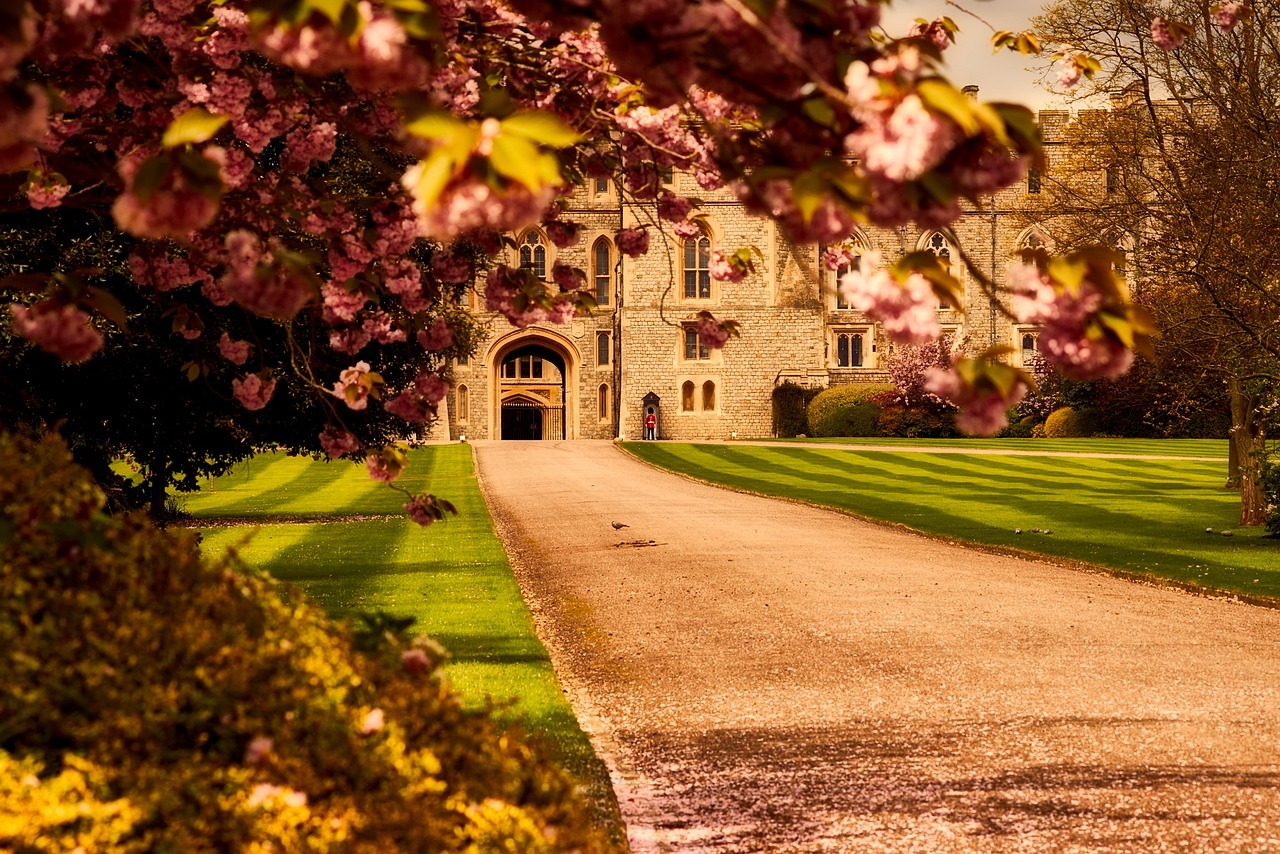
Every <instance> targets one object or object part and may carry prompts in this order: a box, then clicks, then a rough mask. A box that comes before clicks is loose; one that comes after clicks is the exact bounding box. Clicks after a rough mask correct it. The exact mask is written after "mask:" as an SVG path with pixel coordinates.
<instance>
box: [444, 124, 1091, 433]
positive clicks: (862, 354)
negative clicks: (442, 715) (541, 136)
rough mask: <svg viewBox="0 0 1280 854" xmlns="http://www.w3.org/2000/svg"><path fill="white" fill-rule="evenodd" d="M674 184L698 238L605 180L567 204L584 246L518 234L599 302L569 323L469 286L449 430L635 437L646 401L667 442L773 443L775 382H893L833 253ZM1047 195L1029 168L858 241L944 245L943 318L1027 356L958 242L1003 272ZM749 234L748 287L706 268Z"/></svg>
mask: <svg viewBox="0 0 1280 854" xmlns="http://www.w3.org/2000/svg"><path fill="white" fill-rule="evenodd" d="M1068 120H1069V116H1068V114H1067V113H1065V112H1061V113H1058V112H1054V113H1042V115H1041V125H1042V128H1043V129H1044V131H1045V136H1046V139H1047V140H1049V141H1048V142H1047V143H1046V149H1047V151H1048V153H1049V156H1050V161H1051V162H1052V159H1053V154H1054V147H1055V146H1056V145H1058V144H1059V143H1058V142H1056V141H1055V140H1060V139H1061V136H1062V134H1061V130H1062V129H1063V127H1064V126H1065V125H1066V123H1067V121H1068ZM665 180H666V182H667V187H668V189H671V190H672V191H674V192H676V193H678V194H682V195H687V196H690V197H697V198H699V199H700V200H701V202H702V208H701V212H702V213H704V214H705V217H706V222H707V226H706V230H705V233H704V234H703V235H702V236H700V237H699V238H696V239H694V240H689V241H686V240H683V239H681V238H679V237H677V236H676V235H674V234H672V233H671V232H670V230H669V229H668V228H666V224H665V223H659V221H658V219H657V217H656V213H655V212H654V211H653V209H652V208H651V207H650V208H648V209H646V208H645V207H644V206H636V205H634V204H630V203H628V204H626V205H623V204H621V203H620V200H619V198H618V194H617V190H616V188H615V187H614V186H613V185H612V183H611V182H608V181H594V182H591V183H590V184H589V186H588V187H586V188H583V189H581V190H579V191H578V192H576V193H575V195H574V196H572V197H571V198H570V208H569V210H568V211H567V213H566V215H565V218H566V219H569V220H573V221H576V222H578V223H579V224H580V225H581V226H582V232H581V238H580V240H579V241H578V243H577V244H576V245H574V246H572V247H569V248H566V249H557V248H556V247H555V246H554V245H553V244H552V243H551V242H550V241H549V240H548V239H547V237H546V235H545V234H543V233H541V232H540V231H539V230H537V229H536V228H535V229H531V230H529V231H528V232H526V233H523V234H519V235H514V238H515V241H516V244H517V246H518V247H519V249H518V250H512V251H511V253H510V255H511V257H510V258H509V259H508V261H509V263H513V264H515V263H523V264H525V265H527V266H531V267H533V268H534V269H535V271H537V272H539V273H540V274H541V273H543V271H546V274H547V275H549V273H550V270H551V267H552V264H554V263H556V262H557V261H559V262H562V263H567V264H570V265H572V266H574V267H578V268H580V269H582V270H583V271H585V272H586V275H587V287H588V288H589V289H590V290H592V291H593V292H594V293H595V294H596V296H597V299H598V301H599V307H598V308H597V310H596V311H595V312H594V313H593V314H592V315H591V316H590V317H580V318H575V319H574V320H573V321H572V322H570V323H568V324H565V325H551V324H541V325H535V326H532V327H529V328H527V329H518V328H516V327H514V326H512V325H510V324H509V323H508V322H507V321H506V320H505V319H504V318H502V317H501V316H500V315H494V314H490V313H487V312H484V311H483V310H482V309H481V307H482V306H483V304H484V297H483V294H482V293H480V294H475V295H473V297H472V300H473V302H472V308H473V310H474V311H476V312H477V313H478V314H479V315H480V316H481V317H482V319H484V320H485V321H486V322H487V325H488V328H489V330H490V332H489V335H488V337H487V338H486V339H485V340H484V341H483V343H482V344H481V345H480V346H479V347H478V349H477V351H476V352H475V354H474V355H473V356H472V357H471V358H470V359H468V360H466V361H465V362H462V363H459V364H457V365H456V366H455V368H454V377H453V379H454V387H453V390H452V392H451V394H450V398H449V400H448V406H447V409H448V422H449V434H450V437H451V438H454V439H457V438H459V437H462V436H466V437H468V438H476V439H485V438H492V439H498V438H502V439H543V440H546V439H577V438H584V439H588V438H590V439H605V438H615V437H619V436H620V437H625V438H640V437H641V435H642V422H643V414H644V412H645V411H646V408H652V409H653V410H654V411H655V413H656V414H657V416H658V437H659V438H661V439H676V440H694V439H729V438H739V439H746V438H758V437H767V436H770V435H771V434H772V424H771V421H772V416H771V412H772V391H773V389H774V387H775V386H776V385H778V384H780V383H782V382H786V381H790V382H794V383H797V384H800V385H804V386H808V387H815V386H817V387H824V386H828V385H833V384H841V383H860V382H878V381H884V380H886V379H887V374H886V373H885V370H884V366H885V362H886V358H887V356H888V354H889V349H888V348H889V344H888V342H887V341H886V340H885V338H884V336H883V335H882V333H881V332H880V330H879V329H878V328H877V325H876V324H875V323H874V322H872V321H870V320H868V319H867V318H866V317H865V316H864V315H862V314H861V313H860V312H857V311H854V310H852V309H850V308H847V307H845V306H844V305H843V303H842V302H841V300H840V299H839V297H838V296H837V293H836V289H835V279H836V277H835V274H833V273H831V272H829V271H827V270H825V268H823V267H822V264H821V252H822V249H823V247H820V246H796V245H792V244H790V243H789V242H788V241H787V240H785V239H784V238H783V237H782V235H781V234H780V233H779V231H778V229H777V227H776V226H775V225H774V224H773V223H772V222H771V221H770V220H768V219H766V218H764V217H759V216H753V215H751V214H748V213H747V212H746V211H745V210H744V209H743V207H742V205H740V204H739V203H738V202H737V201H736V199H735V198H734V197H733V195H732V193H730V192H729V191H727V190H721V191H717V192H714V193H706V192H704V191H702V190H701V189H700V188H699V187H698V186H697V185H696V183H694V180H693V177H692V176H691V175H684V174H681V173H679V172H677V173H675V174H672V175H669V176H666V177H665ZM1039 191H1040V176H1039V175H1038V174H1036V173H1034V172H1033V173H1032V174H1030V175H1029V176H1028V177H1027V179H1026V180H1025V181H1024V182H1023V183H1022V184H1021V185H1020V186H1016V187H1012V188H1008V189H1005V190H1003V191H1001V192H999V193H997V194H994V195H993V196H989V197H985V198H984V199H982V200H981V204H980V205H977V206H967V207H966V208H965V210H964V215H963V216H962V217H961V219H960V220H959V221H958V222H956V223H955V224H954V225H953V227H952V229H951V233H950V234H944V233H941V232H937V231H921V230H918V229H914V228H907V227H903V228H898V229H867V230H866V231H859V232H857V233H855V234H853V235H851V236H850V237H851V239H852V240H854V241H856V242H857V243H858V244H859V245H860V246H862V247H864V248H867V249H875V250H878V251H879V252H880V253H881V254H882V256H883V257H884V258H886V259H892V258H894V257H897V256H898V255H900V254H902V253H905V252H909V251H913V250H917V249H929V250H932V251H934V252H937V253H939V254H943V255H947V256H949V257H950V258H951V261H952V264H951V268H952V271H953V273H955V274H956V275H957V276H958V277H959V278H960V279H961V280H962V281H963V282H964V283H965V299H964V307H965V311H964V312H963V313H960V312H956V311H953V310H951V309H940V310H939V320H940V322H941V323H942V325H943V327H944V329H946V330H948V331H949V332H951V333H953V334H957V335H960V336H964V337H966V338H967V339H968V340H969V341H970V343H971V345H972V346H973V347H974V348H975V349H979V350H980V349H984V348H985V347H987V346H990V345H997V344H1002V345H1007V346H1010V347H1012V348H1013V350H1014V353H1013V356H1012V358H1013V359H1014V361H1018V362H1020V361H1021V360H1022V359H1023V358H1024V354H1025V353H1027V351H1029V350H1030V349H1031V348H1033V347H1034V331H1033V330H1031V329H1029V328H1023V327H1020V326H1018V325H1017V324H1015V323H1014V322H1012V321H1011V320H1010V319H1009V317H1008V316H1007V314H1006V313H1005V312H1003V311H1002V310H1001V307H1000V306H999V305H998V304H997V303H996V302H994V301H993V300H992V299H991V298H990V297H988V295H987V294H986V293H985V292H983V290H982V289H981V288H979V287H977V286H976V285H975V283H974V281H973V277H972V276H971V275H970V273H969V271H968V270H967V269H966V265H965V264H963V263H961V262H960V258H959V254H958V251H957V246H956V244H959V245H961V246H963V247H964V250H965V252H966V253H967V255H968V258H969V260H970V262H971V263H972V264H974V265H975V266H977V267H978V269H980V270H982V271H983V272H984V273H985V274H986V275H987V276H989V277H990V278H991V279H992V280H993V281H995V282H997V283H1001V282H1003V281H1004V278H1005V270H1006V268H1007V266H1008V263H1009V260H1010V257H1011V253H1012V252H1013V251H1014V250H1016V249H1017V248H1019V247H1020V246H1026V245H1030V244H1033V243H1035V242H1036V241H1038V240H1045V239H1046V238H1045V236H1044V235H1043V234H1042V233H1041V232H1040V231H1039V230H1038V229H1037V228H1036V227H1035V226H1034V225H1032V224H1031V223H1034V221H1035V219H1036V217H1035V210H1036V208H1037V205H1038V203H1039V198H1038V196H1039ZM642 225H647V226H648V227H649V231H650V237H651V239H650V249H649V252H648V253H647V254H646V255H644V256H642V257H640V258H629V257H626V256H621V255H620V254H619V253H618V251H617V248H616V247H615V246H614V244H613V236H614V235H615V234H616V233H617V232H618V230H619V229H621V228H627V227H635V226H642ZM743 246H752V247H755V248H756V249H757V250H759V254H758V255H756V260H755V264H756V271H755V272H754V273H753V274H751V275H749V276H748V277H747V278H746V279H745V280H744V281H742V282H739V283H728V282H718V281H715V280H712V279H710V277H709V276H708V275H707V269H706V268H707V258H708V256H709V253H710V251H712V250H716V249H720V250H724V251H726V252H733V251H734V250H736V249H738V248H739V247H743ZM480 287H483V283H480ZM703 309H708V310H710V311H712V312H713V313H714V314H715V315H716V317H718V318H721V319H731V320H736V321H738V322H739V323H740V324H741V326H742V336H741V337H740V338H734V339H731V340H730V341H729V343H728V344H727V345H726V346H725V348H724V349H722V350H708V349H706V348H704V347H702V346H701V344H700V342H699V341H698V339H697V333H696V331H695V330H694V323H695V321H696V317H697V313H698V312H699V311H700V310H703Z"/></svg>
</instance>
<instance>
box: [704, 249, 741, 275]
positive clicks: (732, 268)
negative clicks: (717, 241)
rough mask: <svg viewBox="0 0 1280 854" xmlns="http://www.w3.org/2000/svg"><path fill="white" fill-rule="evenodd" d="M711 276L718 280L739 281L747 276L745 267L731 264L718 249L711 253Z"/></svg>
mask: <svg viewBox="0 0 1280 854" xmlns="http://www.w3.org/2000/svg"><path fill="white" fill-rule="evenodd" d="M709 273H710V275H711V278H713V279H715V280H717V281H720V282H741V281H742V280H743V279H745V278H746V277H747V271H746V269H745V268H741V267H739V266H738V265H736V264H733V263H732V262H731V261H730V260H729V258H728V256H726V255H725V254H724V253H723V252H721V251H720V250H719V249H717V250H716V251H714V252H712V253H711V268H710V270H709Z"/></svg>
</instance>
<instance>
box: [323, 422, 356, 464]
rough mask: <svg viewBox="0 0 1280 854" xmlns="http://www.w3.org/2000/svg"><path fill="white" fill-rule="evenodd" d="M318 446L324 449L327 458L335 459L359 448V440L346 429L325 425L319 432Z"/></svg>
mask: <svg viewBox="0 0 1280 854" xmlns="http://www.w3.org/2000/svg"><path fill="white" fill-rule="evenodd" d="M320 447H321V448H323V449H324V452H325V454H327V455H328V457H329V459H331V460H336V459H338V458H339V457H345V456H346V455H347V454H351V453H355V452H356V451H358V450H359V449H360V440H359V439H357V438H356V437H355V436H354V435H352V434H351V433H348V432H347V431H346V430H340V429H338V428H337V427H327V428H325V430H324V432H323V433H321V434H320Z"/></svg>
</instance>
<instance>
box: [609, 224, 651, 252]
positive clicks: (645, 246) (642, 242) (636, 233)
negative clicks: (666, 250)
mask: <svg viewBox="0 0 1280 854" xmlns="http://www.w3.org/2000/svg"><path fill="white" fill-rule="evenodd" d="M614 243H615V244H616V245H617V247H618V251H619V252H621V253H622V254H623V255H628V256H630V257H632V258H639V257H640V256H641V255H643V254H644V253H646V252H648V251H649V230H648V229H647V228H624V229H622V230H621V231H619V232H618V234H617V235H616V236H615V238H614Z"/></svg>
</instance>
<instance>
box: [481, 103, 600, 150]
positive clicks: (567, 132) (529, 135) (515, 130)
mask: <svg viewBox="0 0 1280 854" xmlns="http://www.w3.org/2000/svg"><path fill="white" fill-rule="evenodd" d="M502 133H503V134H514V135H515V136H518V137H522V138H524V139H527V140H529V141H531V142H536V143H538V144H539V145H546V146H549V147H551V148H568V147H569V146H571V145H576V144H577V143H578V142H580V141H581V140H582V136H581V135H580V134H579V133H577V131H575V130H573V128H571V127H569V126H568V125H566V124H565V123H564V122H562V121H560V119H558V118H556V117H555V116H553V115H551V114H550V113H544V112H540V111H533V112H527V113H516V114H515V115H513V116H510V117H509V118H506V119H504V120H503V122H502ZM499 138H501V137H499Z"/></svg>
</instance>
